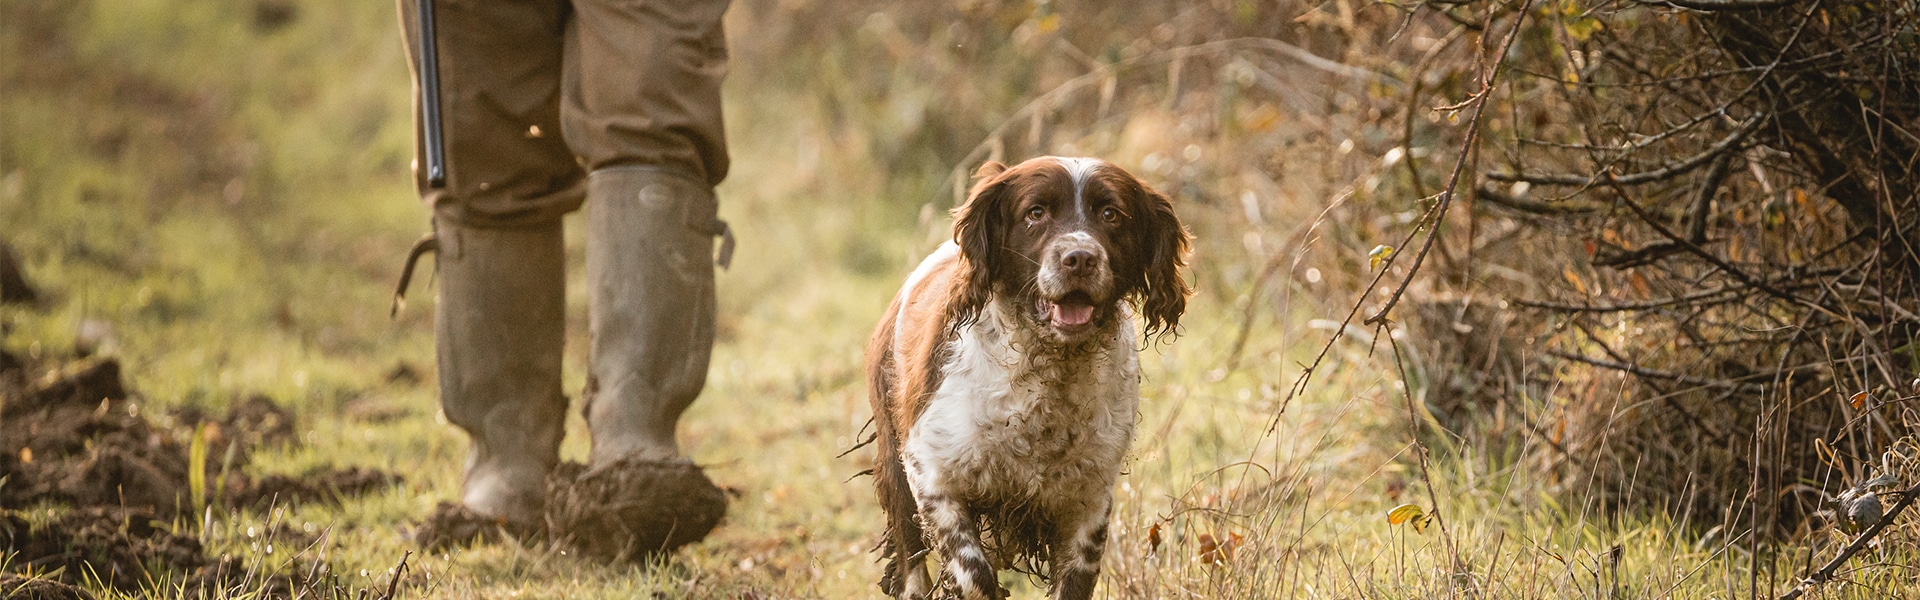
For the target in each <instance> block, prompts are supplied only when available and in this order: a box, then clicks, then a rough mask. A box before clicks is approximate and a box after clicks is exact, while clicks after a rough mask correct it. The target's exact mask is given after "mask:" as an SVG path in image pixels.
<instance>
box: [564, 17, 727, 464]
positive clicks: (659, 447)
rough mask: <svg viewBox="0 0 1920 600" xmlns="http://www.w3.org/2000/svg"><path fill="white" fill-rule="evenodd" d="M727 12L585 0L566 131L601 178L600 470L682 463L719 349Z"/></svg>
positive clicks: (596, 259)
mask: <svg viewBox="0 0 1920 600" xmlns="http://www.w3.org/2000/svg"><path fill="white" fill-rule="evenodd" d="M726 4H727V3H726V2H725V1H724V0H722V1H697V2H660V1H639V2H633V1H624V2H612V1H607V0H575V3H574V6H575V12H576V14H575V20H574V23H573V27H572V29H571V30H569V35H568V52H567V62H568V65H567V67H568V70H567V80H566V84H565V87H564V89H565V98H564V100H563V101H562V106H563V108H562V113H561V116H562V122H563V127H564V130H565V132H566V136H567V140H568V143H569V144H571V145H572V146H573V148H574V151H575V153H577V154H579V155H580V157H581V160H582V162H584V163H585V164H586V165H587V166H588V168H589V169H590V174H589V175H588V178H587V204H588V207H587V212H588V215H589V216H588V221H589V226H588V227H589V228H590V229H589V231H588V235H587V279H588V289H589V290H590V293H591V297H590V313H591V315H590V319H589V322H590V325H589V327H590V330H591V335H592V338H593V341H592V356H591V359H590V361H591V366H590V367H589V379H588V384H587V390H586V394H585V396H586V417H587V425H588V428H589V429H590V430H591V432H592V435H593V440H592V441H593V443H592V450H591V451H590V452H589V455H588V462H589V466H590V467H602V466H606V465H608V464H611V463H612V462H614V461H616V460H618V459H620V458H623V457H628V456H636V457H638V458H640V459H643V460H663V459H673V458H678V457H679V456H680V448H679V445H678V443H677V441H676V438H675V427H676V424H677V423H678V421H679V418H680V414H681V413H682V412H684V411H685V410H686V408H687V406H688V405H689V404H691V403H692V402H693V400H694V398H695V397H697V396H699V394H700V390H701V388H702V387H703V386H704V385H705V383H706V374H707V362H708V358H709V356H710V353H711V351H712V348H713V319H714V296H713V293H714V292H713V288H714V283H713V277H714V263H713V236H715V235H718V234H720V233H721V232H722V231H723V226H722V225H721V224H720V222H719V221H718V220H717V219H716V213H717V202H716V200H715V198H714V195H713V188H712V186H713V184H715V183H718V182H719V181H720V179H721V178H723V177H724V176H725V175H726V170H727V154H726V143H725V135H724V133H723V131H722V127H721V123H720V81H721V79H722V78H723V77H724V75H725V73H726V60H727V56H726V44H725V37H724V35H723V34H722V32H721V25H720V18H721V15H722V14H724V13H725V12H726Z"/></svg>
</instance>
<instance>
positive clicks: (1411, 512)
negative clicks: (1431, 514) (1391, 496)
mask: <svg viewBox="0 0 1920 600" xmlns="http://www.w3.org/2000/svg"><path fill="white" fill-rule="evenodd" d="M1426 515H1427V511H1426V509H1424V508H1420V505H1418V504H1402V505H1399V506H1395V507H1393V510H1390V511H1387V524H1388V525H1399V524H1401V523H1405V522H1407V521H1411V520H1415V519H1419V518H1422V517H1425V516H1426Z"/></svg>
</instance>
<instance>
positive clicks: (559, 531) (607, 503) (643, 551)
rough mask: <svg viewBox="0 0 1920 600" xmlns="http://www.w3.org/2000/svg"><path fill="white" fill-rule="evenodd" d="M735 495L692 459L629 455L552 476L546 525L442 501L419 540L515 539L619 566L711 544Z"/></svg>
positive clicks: (438, 544) (572, 466) (433, 545)
mask: <svg viewBox="0 0 1920 600" xmlns="http://www.w3.org/2000/svg"><path fill="white" fill-rule="evenodd" d="M726 514H727V494H726V492H724V491H722V490H721V489H720V488H719V487H718V486H715V485H714V484H713V481H712V480H711V479H708V478H707V475H706V472H705V471H704V470H702V469H701V468H700V467H699V465H696V464H694V463H693V462H691V461H687V460H684V459H673V460H652V459H646V458H641V457H629V458H624V459H621V460H618V461H615V462H613V463H612V464H608V465H606V466H603V467H600V468H597V469H588V468H587V467H586V465H582V464H580V463H574V462H568V463H563V464H561V465H559V467H558V468H556V469H554V472H553V474H552V475H550V476H548V478H547V506H546V514H545V515H544V522H540V523H512V522H508V521H504V520H501V519H495V518H489V517H487V516H485V515H481V514H478V513H475V512H473V511H471V510H468V509H466V508H465V507H462V506H460V505H457V504H452V503H442V504H441V505H440V507H439V508H438V509H436V510H435V511H434V512H433V514H432V515H431V516H429V517H427V519H426V520H425V521H423V522H421V523H420V526H419V528H418V529H417V530H416V531H415V534H414V535H415V539H416V540H417V541H418V542H419V543H420V544H421V545H422V546H424V547H426V548H427V549H428V550H429V551H435V550H440V549H443V548H446V547H449V546H455V545H461V544H467V543H473V542H477V541H487V540H492V539H496V538H498V537H500V536H503V535H504V536H510V537H514V538H516V539H519V540H522V541H545V542H549V543H552V544H554V545H556V546H559V547H561V548H566V549H568V550H571V551H573V552H575V553H577V554H579V555H582V556H587V557H590V558H596V559H600V560H606V561H612V562H628V561H631V562H646V561H648V560H651V559H653V558H656V557H659V556H662V555H665V554H668V553H671V552H672V551H673V550H675V549H677V548H679V547H681V546H685V545H688V544H692V543H695V542H698V541H700V540H702V539H704V538H706V536H707V534H708V533H710V532H712V531H713V529H714V527H716V526H718V525H719V524H720V521H721V519H723V518H724V517H725V516H726Z"/></svg>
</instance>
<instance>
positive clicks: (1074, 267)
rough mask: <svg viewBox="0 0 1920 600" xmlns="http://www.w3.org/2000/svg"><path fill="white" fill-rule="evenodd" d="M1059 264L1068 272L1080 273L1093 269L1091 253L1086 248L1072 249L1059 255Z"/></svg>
mask: <svg viewBox="0 0 1920 600" xmlns="http://www.w3.org/2000/svg"><path fill="white" fill-rule="evenodd" d="M1060 266H1062V267H1066V269H1067V272H1068V273H1074V274H1081V273H1085V272H1087V271H1088V270H1091V269H1093V253H1092V252H1089V251H1086V250H1073V251H1070V252H1068V253H1067V255H1066V256H1062V257H1060Z"/></svg>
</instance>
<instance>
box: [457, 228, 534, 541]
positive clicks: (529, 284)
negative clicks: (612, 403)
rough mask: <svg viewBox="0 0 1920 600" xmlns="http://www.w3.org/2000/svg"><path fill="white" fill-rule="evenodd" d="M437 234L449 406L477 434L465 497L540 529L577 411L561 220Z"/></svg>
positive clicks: (475, 506) (479, 509)
mask: <svg viewBox="0 0 1920 600" xmlns="http://www.w3.org/2000/svg"><path fill="white" fill-rule="evenodd" d="M435 233H436V237H438V238H439V244H440V246H439V248H440V250H439V254H438V255H437V260H438V265H439V267H438V268H439V282H440V285H439V288H440V289H439V307H438V309H437V310H436V311H435V312H434V334H435V345H436V346H437V348H438V354H439V371H440V406H441V408H442V409H444V410H445V411H446V414H447V420H449V421H452V422H453V424H455V425H458V426H460V428H461V429H464V430H466V432H467V435H468V436H469V437H470V438H471V441H472V451H471V452H470V453H469V454H468V458H467V471H466V484H465V491H464V492H463V494H462V497H461V504H462V505H464V506H465V507H466V508H467V509H469V510H471V511H473V512H476V513H479V514H481V515H484V516H487V517H491V518H497V519H503V520H504V521H506V522H507V523H508V524H509V525H516V526H534V527H536V528H537V524H538V523H540V521H541V519H542V516H541V515H542V508H543V506H544V504H545V498H546V478H547V474H548V473H549V472H551V471H552V470H553V468H554V464H555V463H557V462H558V461H559V451H560V437H561V435H562V434H563V426H564V423H565V416H566V410H567V399H566V397H565V396H564V395H562V393H561V389H560V357H561V352H562V348H563V345H564V343H565V339H566V320H565V317H566V264H565V261H564V252H565V251H564V249H563V247H562V242H561V240H562V238H561V230H560V224H559V223H554V224H552V225H551V226H542V227H538V228H534V229H476V228H470V227H461V226H457V225H451V224H444V223H442V224H437V225H436V232H435ZM510 529H511V528H510Z"/></svg>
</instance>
